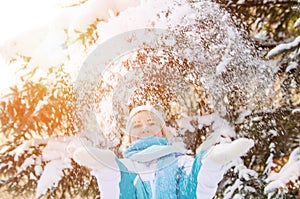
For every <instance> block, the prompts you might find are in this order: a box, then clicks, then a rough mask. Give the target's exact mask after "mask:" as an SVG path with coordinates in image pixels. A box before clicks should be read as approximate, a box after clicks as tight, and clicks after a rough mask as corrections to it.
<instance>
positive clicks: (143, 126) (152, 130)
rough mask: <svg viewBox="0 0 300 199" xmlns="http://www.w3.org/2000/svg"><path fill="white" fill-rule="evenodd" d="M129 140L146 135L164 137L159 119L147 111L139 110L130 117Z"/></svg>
mask: <svg viewBox="0 0 300 199" xmlns="http://www.w3.org/2000/svg"><path fill="white" fill-rule="evenodd" d="M131 123H132V126H131V129H130V130H129V131H130V132H129V134H130V141H131V142H133V141H135V140H137V139H139V138H142V137H146V136H159V137H164V135H163V129H162V126H161V122H160V120H159V119H158V118H157V117H156V116H155V115H154V114H153V113H151V112H149V111H141V112H138V113H137V114H135V115H134V116H133V117H132V119H131Z"/></svg>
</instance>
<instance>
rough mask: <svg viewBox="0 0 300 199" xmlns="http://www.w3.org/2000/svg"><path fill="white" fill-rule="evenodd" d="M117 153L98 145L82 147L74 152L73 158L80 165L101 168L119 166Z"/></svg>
mask: <svg viewBox="0 0 300 199" xmlns="http://www.w3.org/2000/svg"><path fill="white" fill-rule="evenodd" d="M115 158H116V156H115V154H114V153H113V152H112V151H110V150H105V149H99V148H96V147H80V148H78V149H76V150H75V151H74V153H73V159H74V161H75V162H77V163H78V164H79V165H82V166H86V167H88V168H90V169H95V170H99V169H102V168H104V167H109V168H118V166H117V163H116V161H115Z"/></svg>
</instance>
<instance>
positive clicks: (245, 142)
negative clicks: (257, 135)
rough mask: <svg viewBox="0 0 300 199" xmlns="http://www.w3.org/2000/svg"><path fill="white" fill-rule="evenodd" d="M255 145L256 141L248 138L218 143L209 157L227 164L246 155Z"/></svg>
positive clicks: (219, 162)
mask: <svg viewBox="0 0 300 199" xmlns="http://www.w3.org/2000/svg"><path fill="white" fill-rule="evenodd" d="M253 146H254V141H253V140H251V139H247V138H239V139H237V140H234V141H233V142H231V143H224V144H218V145H215V146H213V147H212V149H211V150H210V151H209V153H208V154H207V158H209V159H211V160H212V161H214V162H216V163H218V164H222V165H225V164H227V163H229V162H231V161H232V160H235V159H236V158H238V157H240V156H242V155H245V154H246V153H247V152H248V151H249V149H251V148H252V147H253Z"/></svg>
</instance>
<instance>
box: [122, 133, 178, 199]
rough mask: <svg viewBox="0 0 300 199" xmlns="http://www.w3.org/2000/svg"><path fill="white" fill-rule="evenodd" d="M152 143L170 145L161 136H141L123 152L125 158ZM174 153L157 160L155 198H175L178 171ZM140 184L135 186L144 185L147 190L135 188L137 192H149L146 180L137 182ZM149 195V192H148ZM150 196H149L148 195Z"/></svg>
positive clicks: (144, 196)
mask: <svg viewBox="0 0 300 199" xmlns="http://www.w3.org/2000/svg"><path fill="white" fill-rule="evenodd" d="M153 145H162V146H166V145H170V144H169V142H168V140H167V139H165V138H161V137H156V136H149V137H144V138H141V139H139V140H137V141H135V142H134V143H132V144H131V145H130V147H128V148H127V149H126V150H125V152H124V154H123V155H124V157H125V158H130V156H132V155H133V154H135V153H138V152H141V151H143V150H145V149H147V148H148V147H151V146H153ZM175 155H176V154H169V155H167V156H164V157H161V158H159V159H158V162H157V171H156V179H155V186H156V187H155V189H156V191H155V194H156V197H155V198H157V199H175V198H177V194H176V189H177V180H176V174H177V172H178V166H177V159H176V157H175ZM139 183H140V184H141V183H142V184H144V185H143V186H140V185H139V184H137V185H138V186H137V188H141V187H144V188H145V189H148V190H146V191H145V190H142V191H141V190H137V193H141V192H142V193H149V192H151V190H149V189H150V187H149V186H148V184H147V182H142V181H140V182H139ZM142 195H143V196H141V195H140V194H139V196H138V198H139V199H140V198H148V197H149V195H148V196H146V195H144V194H142ZM150 195H151V194H150ZM150 197H151V196H150Z"/></svg>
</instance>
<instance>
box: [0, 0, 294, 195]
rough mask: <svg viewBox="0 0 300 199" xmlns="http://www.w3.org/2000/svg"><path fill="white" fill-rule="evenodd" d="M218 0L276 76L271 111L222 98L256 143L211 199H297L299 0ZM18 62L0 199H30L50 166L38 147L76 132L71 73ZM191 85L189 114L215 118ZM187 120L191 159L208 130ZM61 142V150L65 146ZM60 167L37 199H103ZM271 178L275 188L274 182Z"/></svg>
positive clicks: (9, 100) (1, 152)
mask: <svg viewBox="0 0 300 199" xmlns="http://www.w3.org/2000/svg"><path fill="white" fill-rule="evenodd" d="M215 2H216V3H217V4H219V5H220V6H221V7H222V8H224V9H226V10H227V11H228V12H229V13H230V15H231V17H232V19H233V21H234V23H235V25H236V26H237V27H238V29H239V30H240V31H241V32H242V34H243V35H244V37H245V38H247V39H249V40H251V42H253V43H254V46H255V48H256V49H257V52H259V54H260V56H261V57H264V59H266V60H271V61H272V63H273V67H274V70H276V75H275V76H274V79H273V83H274V90H275V91H276V96H275V97H274V98H273V101H272V105H271V106H269V107H268V110H257V111H250V112H247V114H245V112H243V114H244V115H241V112H240V111H239V107H238V106H239V105H238V104H236V103H237V102H236V100H235V97H234V95H231V96H227V97H228V102H227V103H228V104H227V106H226V108H227V109H226V113H227V114H226V116H225V119H226V120H227V121H228V122H229V123H230V125H232V126H233V127H234V129H235V131H236V132H237V137H248V138H253V139H254V140H255V142H256V144H255V147H254V148H253V149H252V150H251V151H250V152H249V153H248V154H247V156H245V157H243V163H242V164H240V165H239V168H237V167H236V166H234V167H232V169H230V170H229V172H228V173H227V174H226V176H225V178H224V179H223V181H222V182H221V184H220V186H219V189H218V193H217V196H216V198H235V199H238V198H300V171H299V167H297V165H299V156H300V155H299V144H300V136H299V132H300V67H299V65H300V2H299V1H297V0H255V1H248V0H243V1H241V0H239V1H222V0H216V1H215ZM84 3H85V2H82V4H84ZM74 6H76V5H74ZM220 17H221V16H220ZM97 23H99V21H95V22H93V23H92V24H90V26H89V27H88V28H87V29H86V31H84V32H78V41H80V43H81V45H82V46H85V47H86V48H88V46H90V45H93V44H95V42H96V40H97V39H98V37H99V35H97V34H96V25H97ZM17 59H18V60H19V61H20V60H21V61H22V62H23V65H22V67H21V69H20V71H24V72H23V73H22V75H21V76H20V79H19V81H20V82H21V84H18V85H16V86H13V87H11V88H10V92H8V93H5V95H3V96H2V97H1V101H0V102H1V104H0V133H1V135H0V138H1V140H2V142H1V149H0V179H1V181H0V197H1V198H17V197H20V198H34V197H35V195H36V189H37V186H38V181H39V180H40V178H41V176H42V172H43V170H45V169H47V158H42V153H43V150H45V148H46V146H48V145H49V143H50V142H51V139H53V138H55V139H56V140H60V138H61V137H64V139H69V137H72V136H75V135H76V134H77V133H78V129H77V128H76V127H75V125H74V118H73V115H74V106H73V105H74V104H73V103H72V101H73V97H74V92H73V91H74V87H73V83H72V80H71V76H70V74H69V73H68V72H66V71H64V69H63V67H62V66H53V67H51V68H49V69H48V71H47V75H48V77H51V78H50V79H51V81H49V78H40V79H39V80H38V81H35V80H33V77H34V75H35V72H36V71H35V70H34V69H33V70H29V71H28V70H27V67H28V63H29V61H30V59H31V58H30V57H27V56H24V55H19V56H18V57H16V58H14V59H11V60H10V62H15V61H16V60H17ZM195 88H196V93H197V94H198V95H194V96H189V97H191V98H193V100H194V101H195V102H196V103H191V104H189V105H187V107H188V111H187V112H188V115H193V113H196V112H197V113H199V110H200V114H201V115H205V114H210V113H212V111H211V107H209V105H207V104H206V99H207V96H205V95H203V93H204V92H203V91H202V90H201V89H202V88H201V86H200V87H198V85H195ZM145 89H150V88H145ZM159 89H163V88H158V89H154V90H156V92H158V90H159ZM194 98H196V99H194ZM193 100H191V101H193ZM168 111H169V112H168ZM174 111H175V112H176V110H171V109H169V110H167V114H168V116H169V117H168V118H169V120H168V123H169V124H172V123H174V120H176V119H178V118H180V113H178V112H176V113H174ZM190 123H191V125H192V126H194V127H195V129H194V132H193V133H190V132H185V133H186V134H185V135H187V136H188V138H187V140H186V143H187V145H186V146H187V149H189V152H190V154H191V155H195V151H196V149H197V147H198V146H199V145H200V144H201V142H202V141H203V139H204V137H203V135H205V134H206V133H208V132H209V131H210V126H209V125H208V126H204V127H203V128H198V125H197V122H196V121H192V120H190ZM33 138H34V139H33ZM50 138H51V139H50ZM49 140H50V141H49ZM61 143H62V145H63V141H62V142H61ZM60 147H62V146H60ZM297 148H298V150H297ZM291 154H292V155H291ZM58 155H59V154H58ZM292 158H294V160H293V161H296V164H295V165H296V167H294V168H293V169H292V170H293V171H292V172H290V170H288V169H286V170H285V171H283V170H282V168H284V167H285V166H286V165H287V164H293V163H295V162H292V160H291V159H292ZM297 161H298V162H297ZM37 165H39V166H37ZM241 165H242V166H241ZM63 168H64V169H62V173H61V178H60V180H59V181H58V182H57V183H55V184H54V185H53V186H52V188H51V189H49V190H47V192H45V194H41V195H39V197H40V198H100V196H99V190H98V186H97V182H96V179H95V178H94V177H93V176H91V174H90V172H89V170H88V169H87V168H85V167H83V166H80V165H78V164H76V163H75V162H74V161H72V160H71V161H70V162H69V164H68V166H65V167H63ZM286 168H287V167H286ZM290 168H291V167H290ZM284 172H285V173H284ZM245 173H246V174H245ZM274 173H275V174H278V179H280V178H281V177H282V180H281V181H280V183H279V181H276V180H274V179H271V178H270V174H272V175H273V176H274ZM243 174H245V175H243ZM279 174H280V175H279ZM272 181H276V182H277V184H276V183H273V184H271V183H272ZM268 185H269V189H267V190H266V189H265V188H266V187H268Z"/></svg>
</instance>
